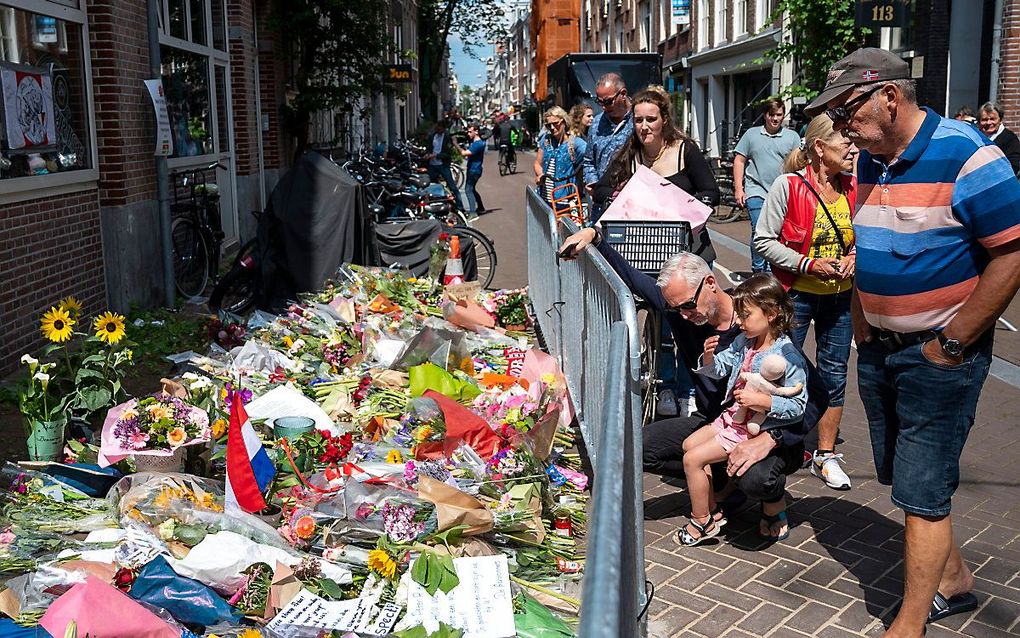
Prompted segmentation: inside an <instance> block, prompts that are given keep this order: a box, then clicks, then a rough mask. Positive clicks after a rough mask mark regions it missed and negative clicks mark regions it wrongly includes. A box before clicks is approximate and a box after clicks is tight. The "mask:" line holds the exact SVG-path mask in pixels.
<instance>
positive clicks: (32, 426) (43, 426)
mask: <svg viewBox="0 0 1020 638" xmlns="http://www.w3.org/2000/svg"><path fill="white" fill-rule="evenodd" d="M66 426H67V420H66V419H57V420H56V421H29V430H30V433H29V435H28V459H29V460H30V461H59V460H61V459H63V455H64V428H65V427H66Z"/></svg>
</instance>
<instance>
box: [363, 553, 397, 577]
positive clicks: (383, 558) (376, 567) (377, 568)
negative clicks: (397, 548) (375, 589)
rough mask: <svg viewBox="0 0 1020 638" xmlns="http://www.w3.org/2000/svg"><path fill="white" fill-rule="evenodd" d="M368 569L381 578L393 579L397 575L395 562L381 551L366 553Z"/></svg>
mask: <svg viewBox="0 0 1020 638" xmlns="http://www.w3.org/2000/svg"><path fill="white" fill-rule="evenodd" d="M368 568H369V569H370V570H372V571H374V572H376V573H377V574H379V575H380V576H382V577H383V578H393V575H394V574H395V573H397V562H396V561H395V560H393V559H392V558H390V555H389V554H387V553H386V552H385V551H383V550H381V549H373V550H372V551H370V552H369V553H368Z"/></svg>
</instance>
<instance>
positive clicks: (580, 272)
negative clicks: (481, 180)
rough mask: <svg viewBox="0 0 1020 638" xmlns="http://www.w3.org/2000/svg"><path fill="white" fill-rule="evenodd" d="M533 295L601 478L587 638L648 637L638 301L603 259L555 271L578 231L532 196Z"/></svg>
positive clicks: (592, 257)
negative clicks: (567, 243)
mask: <svg viewBox="0 0 1020 638" xmlns="http://www.w3.org/2000/svg"><path fill="white" fill-rule="evenodd" d="M527 209H528V275H529V288H528V290H529V295H530V296H531V300H532V305H533V307H534V310H535V316H536V318H537V321H538V324H539V328H540V330H541V333H542V335H543V337H544V339H545V342H546V345H547V347H548V348H549V350H550V352H551V353H552V354H554V355H556V356H558V357H559V360H560V364H561V366H562V367H563V373H564V375H565V376H566V379H567V385H568V387H569V389H570V393H571V397H572V398H573V400H574V407H575V409H576V411H577V418H578V421H579V424H580V428H581V435H582V437H583V439H584V443H585V447H586V449H587V452H588V456H589V458H590V459H591V463H592V468H593V471H594V475H595V478H594V509H593V510H592V519H591V520H592V525H591V528H590V530H589V533H590V535H589V539H588V558H587V563H586V576H585V588H584V595H583V598H582V608H581V634H580V635H582V636H584V637H585V638H588V637H589V636H591V637H597V638H603V637H604V638H610V637H616V638H634V637H635V636H643V635H644V633H645V631H644V630H645V623H644V620H643V619H642V618H639V617H638V615H639V614H640V613H642V612H643V610H644V608H645V603H646V593H645V569H644V544H643V541H644V504H643V500H642V499H643V497H642V475H641V397H640V392H639V387H640V386H639V382H638V381H639V375H640V363H639V362H640V343H639V333H638V327H637V312H636V310H635V308H634V298H633V296H632V295H631V293H630V291H629V290H628V289H627V287H626V285H624V283H623V281H622V280H621V279H620V278H619V276H617V274H616V273H615V272H614V271H613V269H612V268H611V267H610V266H609V264H608V263H607V262H606V261H605V259H603V258H602V256H601V255H600V254H599V252H598V250H596V249H595V248H592V247H588V248H586V249H585V250H584V252H583V253H581V254H580V255H578V257H577V259H575V260H573V261H565V262H559V263H557V259H556V250H557V249H558V248H559V246H560V244H561V243H562V240H563V239H565V238H566V237H567V236H569V235H570V234H572V233H574V232H576V231H577V227H576V226H575V225H574V224H573V223H572V222H571V221H569V220H567V219H561V220H559V222H557V221H556V219H555V216H554V215H553V212H552V210H551V209H550V207H549V205H548V204H546V203H545V202H544V201H543V200H542V199H541V198H540V197H539V196H538V194H537V193H536V192H535V191H534V189H531V188H529V189H528V195H527Z"/></svg>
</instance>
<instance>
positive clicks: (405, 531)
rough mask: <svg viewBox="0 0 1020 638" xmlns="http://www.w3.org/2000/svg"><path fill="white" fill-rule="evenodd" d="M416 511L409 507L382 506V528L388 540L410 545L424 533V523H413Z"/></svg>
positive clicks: (389, 504) (388, 504) (387, 504)
mask: <svg viewBox="0 0 1020 638" xmlns="http://www.w3.org/2000/svg"><path fill="white" fill-rule="evenodd" d="M416 514H417V510H415V509H414V507H412V506H410V505H393V504H391V503H389V502H387V503H386V504H385V505H383V528H384V529H385V530H386V535H387V536H389V537H390V540H392V541H395V542H398V543H410V542H411V541H414V540H417V539H418V537H419V536H421V534H422V533H424V532H425V523H424V522H415V520H414V517H415V515H416Z"/></svg>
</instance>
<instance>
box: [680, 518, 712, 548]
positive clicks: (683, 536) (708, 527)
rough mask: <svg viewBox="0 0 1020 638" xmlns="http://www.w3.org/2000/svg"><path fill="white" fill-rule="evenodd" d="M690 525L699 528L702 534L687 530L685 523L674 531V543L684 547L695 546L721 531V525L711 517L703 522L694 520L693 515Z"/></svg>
mask: <svg viewBox="0 0 1020 638" xmlns="http://www.w3.org/2000/svg"><path fill="white" fill-rule="evenodd" d="M689 525H690V526H691V527H693V528H694V529H696V530H698V532H699V533H700V534H701V535H700V536H693V535H692V534H691V533H690V532H689V531H687V525H684V526H683V527H681V528H680V529H678V530H677V531H675V532H673V542H674V543H676V544H677V545H681V546H683V547H694V546H695V545H699V544H701V543H702V542H703V541H707V540H708V539H710V538H712V537H714V536H715V535H716V534H718V533H719V525H718V524H716V523H715V522H713V520H712V519H711V518H709V519H708V521H706V522H705V523H704V524H702V523H699V522H698V521H696V520H694V518H693V517H692V518H691V519H690V523H689Z"/></svg>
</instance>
